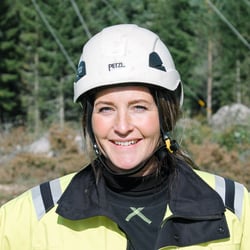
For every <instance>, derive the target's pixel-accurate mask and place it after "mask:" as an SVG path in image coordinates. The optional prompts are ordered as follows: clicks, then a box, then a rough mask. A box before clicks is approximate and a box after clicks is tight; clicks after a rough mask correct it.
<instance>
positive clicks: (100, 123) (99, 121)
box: [92, 115, 109, 139]
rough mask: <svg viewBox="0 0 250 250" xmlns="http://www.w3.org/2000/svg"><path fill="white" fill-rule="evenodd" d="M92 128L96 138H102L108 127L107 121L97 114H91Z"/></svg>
mask: <svg viewBox="0 0 250 250" xmlns="http://www.w3.org/2000/svg"><path fill="white" fill-rule="evenodd" d="M92 129H93V133H94V135H95V136H96V138H97V139H99V138H102V137H104V136H105V135H106V133H107V131H108V129H109V123H108V121H107V120H104V119H103V118H102V117H100V116H98V115H93V116H92Z"/></svg>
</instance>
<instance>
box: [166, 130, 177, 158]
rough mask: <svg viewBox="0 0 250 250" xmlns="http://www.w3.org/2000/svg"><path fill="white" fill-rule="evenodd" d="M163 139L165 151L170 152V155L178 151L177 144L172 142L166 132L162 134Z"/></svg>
mask: <svg viewBox="0 0 250 250" xmlns="http://www.w3.org/2000/svg"><path fill="white" fill-rule="evenodd" d="M163 139H164V142H165V146H166V149H167V150H168V152H170V153H171V154H172V153H174V152H176V151H177V150H178V149H179V144H178V142H177V141H176V140H172V139H171V138H170V136H169V133H168V132H165V133H164V134H163Z"/></svg>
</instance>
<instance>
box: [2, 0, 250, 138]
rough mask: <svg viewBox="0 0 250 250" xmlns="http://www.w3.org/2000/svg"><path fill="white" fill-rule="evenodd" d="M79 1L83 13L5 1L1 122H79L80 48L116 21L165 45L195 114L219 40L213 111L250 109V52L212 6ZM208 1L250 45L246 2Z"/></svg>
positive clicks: (194, 0) (182, 0)
mask: <svg viewBox="0 0 250 250" xmlns="http://www.w3.org/2000/svg"><path fill="white" fill-rule="evenodd" d="M74 2H75V3H76V6H75V7H77V8H78V10H79V13H80V16H79V14H77V13H76V10H75V8H74V6H73V5H72V2H71V1H61V0H53V1H52V0H48V1H41V0H35V1H30V0H23V1H14V0H12V1H7V0H3V1H2V2H1V10H0V13H1V15H0V28H1V32H0V39H1V46H0V53H1V62H0V71H1V76H0V123H5V122H8V121H12V122H14V121H15V120H17V119H22V120H23V122H24V123H25V124H27V125H28V126H29V127H30V128H34V130H36V131H41V128H42V127H43V125H46V126H49V125H50V124H51V123H53V122H54V121H58V120H62V122H65V121H72V120H78V119H79V118H78V116H79V114H80V112H79V109H78V105H75V104H73V102H72V99H73V87H72V85H73V82H74V78H75V71H76V70H74V69H73V68H74V67H75V68H76V66H77V63H78V60H79V56H80V53H81V49H82V46H83V44H84V43H85V42H86V41H87V40H88V38H89V37H90V36H92V35H94V34H95V33H96V32H98V31H100V30H101V29H102V28H104V27H106V26H108V25H113V24H118V23H136V24H139V25H141V26H143V27H146V28H149V29H152V30H153V31H155V32H156V33H158V34H159V36H160V37H161V38H162V39H163V40H164V42H165V43H166V44H167V46H168V48H169V50H170V52H171V53H172V55H173V58H174V61H175V64H176V67H177V69H178V70H179V72H180V73H181V76H182V81H183V83H184V91H185V99H184V109H185V110H188V111H189V112H190V114H191V115H197V114H202V115H204V114H205V112H206V109H205V108H202V107H201V106H200V105H199V104H198V101H199V99H200V98H201V99H203V100H206V84H207V44H208V41H209V40H211V41H212V42H213V52H212V53H213V92H212V94H213V103H212V104H213V111H216V110H217V109H218V108H219V107H221V106H222V105H225V104H230V103H233V102H235V101H236V100H237V99H238V100H239V98H240V100H241V102H242V103H243V104H245V105H250V101H249V95H250V93H249V91H250V88H249V78H250V71H249V65H250V57H249V49H247V48H246V46H245V45H244V44H243V43H242V42H241V41H240V39H238V37H237V36H236V35H235V34H234V33H233V32H232V30H230V28H229V27H228V26H227V25H226V24H225V22H223V21H222V20H221V18H220V17H219V16H218V15H217V14H216V13H215V12H214V10H213V9H212V8H211V6H209V4H208V1H205V0H204V1H199V0H190V1H189V0H179V1H172V0H156V1H150V0H135V1H118V0H107V1H106V0H105V1H101V0H97V1H87V0H83V1H79V0H76V1H74ZM210 2H211V3H212V4H213V5H214V6H216V8H217V9H218V10H219V11H220V12H221V13H222V14H223V15H224V16H225V17H226V18H227V19H228V20H229V21H230V23H231V24H232V25H233V26H234V27H235V28H236V29H237V30H238V31H239V32H240V33H241V34H242V36H243V37H245V39H246V40H247V41H249V40H250V37H249V34H250V32H249V31H250V30H249V28H250V26H249V25H248V23H249V22H248V17H249V14H250V13H249V11H250V9H249V8H248V7H249V6H246V5H247V4H246V2H245V1H234V0H210ZM35 3H36V5H37V6H38V7H39V9H40V13H39V12H38V11H37V9H36V6H35ZM41 13H42V14H43V16H44V18H45V19H46V20H47V22H48V24H49V25H50V27H51V28H52V32H51V30H49V28H48V27H47V25H46V23H45V22H44V20H43V18H42V17H41ZM81 18H82V20H81ZM83 22H84V23H83ZM55 37H56V38H57V39H58V41H59V42H60V43H61V46H62V47H63V48H64V49H65V51H66V53H67V55H68V58H66V55H65V54H64V53H63V51H62V48H61V47H60V46H59V44H58V41H56V39H55ZM69 61H71V62H69ZM72 64H73V68H72ZM236 82H237V84H236ZM236 93H238V94H236ZM239 94H240V95H239ZM61 101H63V103H61ZM62 111H63V113H62ZM195 138H196V136H195Z"/></svg>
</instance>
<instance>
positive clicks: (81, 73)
mask: <svg viewBox="0 0 250 250" xmlns="http://www.w3.org/2000/svg"><path fill="white" fill-rule="evenodd" d="M85 75H86V67H85V62H84V61H81V62H80V63H79V64H78V68H77V76H76V81H78V80H79V79H81V78H82V77H83V76H85Z"/></svg>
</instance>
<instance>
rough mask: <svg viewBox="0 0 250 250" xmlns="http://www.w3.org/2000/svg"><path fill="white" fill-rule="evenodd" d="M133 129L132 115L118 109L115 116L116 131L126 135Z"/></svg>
mask: <svg viewBox="0 0 250 250" xmlns="http://www.w3.org/2000/svg"><path fill="white" fill-rule="evenodd" d="M132 130H133V125H132V122H131V117H130V115H129V113H128V112H126V111H118V112H117V115H116V117H115V123H114V131H115V132H116V133H117V134H119V135H120V136H126V135H127V134H129V133H130V132H131V131H132Z"/></svg>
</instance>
